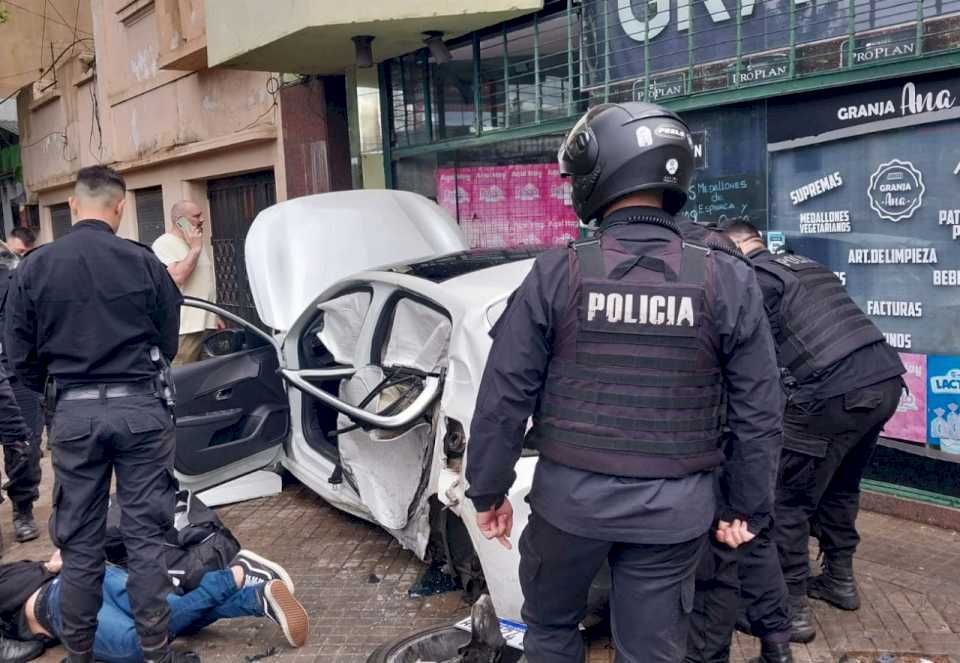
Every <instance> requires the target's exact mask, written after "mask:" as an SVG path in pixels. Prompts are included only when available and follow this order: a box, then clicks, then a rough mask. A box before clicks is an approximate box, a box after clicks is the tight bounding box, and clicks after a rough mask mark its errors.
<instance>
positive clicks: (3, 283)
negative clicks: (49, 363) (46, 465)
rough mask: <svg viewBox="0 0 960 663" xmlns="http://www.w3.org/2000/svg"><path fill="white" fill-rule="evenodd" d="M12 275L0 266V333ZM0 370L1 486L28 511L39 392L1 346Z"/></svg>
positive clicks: (36, 486)
mask: <svg viewBox="0 0 960 663" xmlns="http://www.w3.org/2000/svg"><path fill="white" fill-rule="evenodd" d="M11 277H12V272H11V270H10V269H9V268H7V267H6V266H0V333H2V330H3V328H4V318H5V311H6V301H7V291H8V289H9V286H10V280H11ZM0 373H2V374H4V375H5V376H6V378H7V379H8V380H9V385H8V386H3V385H0V420H2V422H4V423H3V424H0V425H3V426H4V428H5V430H4V431H3V435H2V439H3V446H4V457H3V463H4V471H5V472H6V474H7V483H6V484H4V489H5V490H6V491H7V496H8V497H9V498H10V501H11V502H13V506H14V510H15V512H16V513H19V512H25V513H29V512H31V511H32V505H33V503H34V502H36V501H37V499H38V498H39V497H40V480H41V478H42V476H41V472H40V441H41V434H42V430H43V415H42V413H41V411H40V394H38V393H36V392H34V391H31V390H29V389H27V388H26V387H25V386H24V385H23V383H21V382H20V380H18V379H17V377H16V375H14V374H13V373H12V372H11V371H10V366H9V362H8V361H7V356H6V353H5V352H3V351H2V348H0ZM0 379H2V378H0ZM8 392H9V393H8ZM11 397H12V401H13V402H11ZM14 410H16V412H14ZM21 424H22V425H21ZM23 426H25V427H26V430H24V428H23Z"/></svg>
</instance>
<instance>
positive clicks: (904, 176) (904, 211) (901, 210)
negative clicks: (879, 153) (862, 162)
mask: <svg viewBox="0 0 960 663" xmlns="http://www.w3.org/2000/svg"><path fill="white" fill-rule="evenodd" d="M926 191H927V187H926V185H924V183H923V173H921V172H920V171H919V170H918V169H917V168H916V167H915V166H914V165H913V164H912V163H911V162H909V161H900V159H892V160H890V161H888V162H886V163H882V164H880V165H879V166H878V167H877V169H876V170H875V171H874V173H873V175H871V176H870V188H869V189H868V190H867V196H868V197H869V198H870V208H871V209H872V210H873V211H874V212H876V213H877V214H878V215H879V216H880V218H881V219H887V220H888V221H893V222H894V223H896V222H897V221H903V220H905V219H909V218H910V217H912V216H913V214H914V212H916V211H917V210H918V209H920V206H921V205H923V194H924V193H926Z"/></svg>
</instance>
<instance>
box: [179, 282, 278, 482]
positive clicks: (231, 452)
mask: <svg viewBox="0 0 960 663" xmlns="http://www.w3.org/2000/svg"><path fill="white" fill-rule="evenodd" d="M184 305H185V306H192V307H196V308H202V309H204V310H207V311H211V312H214V313H216V314H217V315H219V316H220V317H221V319H223V320H225V321H228V322H229V323H232V325H233V326H235V327H236V328H235V329H230V330H227V331H224V332H220V333H217V334H215V335H213V336H212V337H211V338H209V339H208V340H207V342H206V343H205V350H206V351H207V352H206V353H205V354H206V356H205V358H204V359H202V360H201V361H198V362H195V363H193V364H188V365H186V366H180V367H177V368H174V369H173V371H172V373H173V378H174V384H175V386H176V389H177V405H176V419H177V446H176V456H175V469H176V471H177V475H178V478H179V479H180V482H181V484H182V486H183V487H185V488H188V489H190V490H193V491H194V492H198V491H202V490H204V489H207V488H210V487H213V486H217V485H220V484H224V483H226V482H228V481H231V480H233V479H237V478H239V477H242V476H244V475H247V474H250V473H251V472H255V471H256V470H259V469H262V468H264V467H268V466H271V465H273V464H275V463H276V462H277V460H278V459H279V457H280V453H281V451H282V446H283V443H284V442H285V441H286V439H287V438H288V436H289V435H290V405H289V402H288V399H287V394H286V390H285V388H284V385H283V381H282V379H281V377H280V375H279V368H280V365H279V352H278V345H277V343H276V341H275V340H274V339H273V338H272V337H271V336H270V335H269V334H267V333H265V332H263V331H262V330H260V329H258V328H257V327H256V326H254V325H252V324H251V323H249V322H247V321H245V320H243V319H242V318H239V317H238V316H236V315H234V314H232V313H230V312H228V311H225V310H223V309H221V308H219V307H217V306H215V305H213V304H210V303H209V302H204V301H202V300H197V299H193V298H186V300H185V302H184ZM211 354H212V356H211Z"/></svg>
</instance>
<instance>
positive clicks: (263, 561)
mask: <svg viewBox="0 0 960 663" xmlns="http://www.w3.org/2000/svg"><path fill="white" fill-rule="evenodd" d="M237 555H238V556H240V555H242V556H243V557H246V558H247V559H249V560H250V561H252V562H256V563H257V564H259V565H260V566H262V567H264V568H267V569H270V570H271V571H272V572H273V573H274V574H276V576H277V577H279V578H280V580H282V581H283V582H284V583H285V584H286V586H287V587H289V588H290V592H291V593H293V594H296V593H297V588H296V586H295V585H294V584H293V579H292V578H291V577H290V574H289V573H287V570H286V569H285V568H283V567H282V566H280V565H279V564H277V563H276V562H274V561H272V560H269V559H267V558H266V557H261V556H260V555H258V554H257V553H255V552H250V551H249V550H241V551H240V552H238V553H237Z"/></svg>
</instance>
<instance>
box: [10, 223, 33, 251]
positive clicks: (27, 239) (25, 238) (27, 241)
mask: <svg viewBox="0 0 960 663" xmlns="http://www.w3.org/2000/svg"><path fill="white" fill-rule="evenodd" d="M10 239H19V240H20V241H21V242H23V245H24V246H25V247H27V248H28V249H30V248H33V245H34V244H36V243H37V234H36V233H35V232H33V231H32V230H30V229H29V228H25V227H24V226H17V227H16V228H14V229H13V230H11V231H10Z"/></svg>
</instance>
